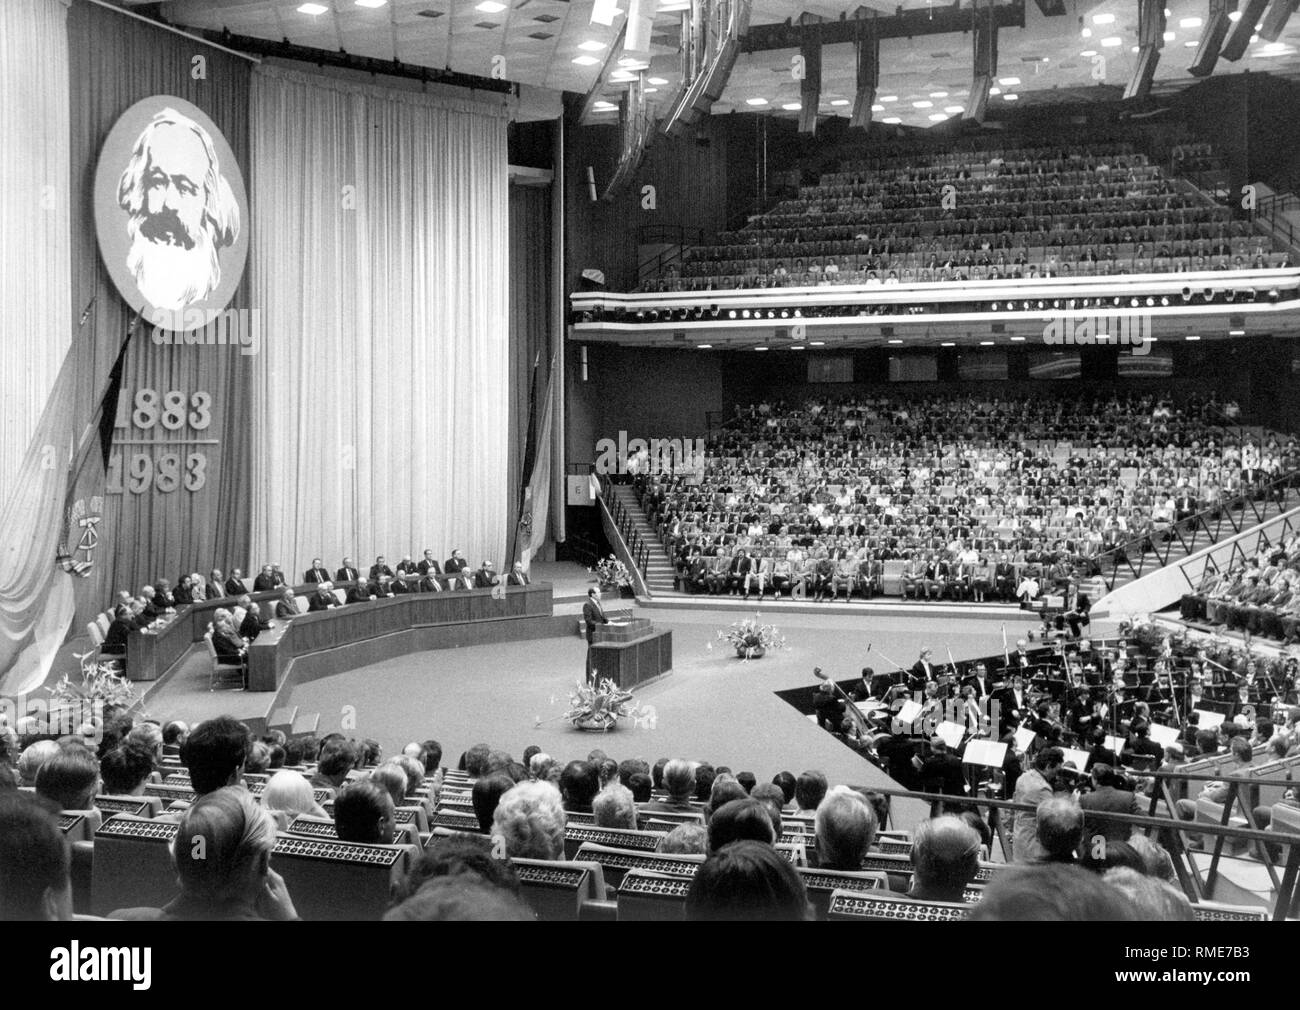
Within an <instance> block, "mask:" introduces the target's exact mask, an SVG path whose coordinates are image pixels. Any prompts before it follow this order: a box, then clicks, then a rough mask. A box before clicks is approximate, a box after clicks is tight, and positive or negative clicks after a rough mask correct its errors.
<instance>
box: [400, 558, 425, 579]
mask: <svg viewBox="0 0 1300 1010" xmlns="http://www.w3.org/2000/svg"><path fill="white" fill-rule="evenodd" d="M419 573H420V570H419V567H418V566H417V565H416V563H415V562H414V561H412V560H411V555H409V554H403V555H402V560H401V561H399V562H397V568H396V569H395V570H394V572H393V575H394V576H395V577H396V578H398V579H405V578H408V577H410V578H414V577H415V576H416V575H418V574H419Z"/></svg>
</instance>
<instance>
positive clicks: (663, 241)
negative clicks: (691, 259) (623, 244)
mask: <svg viewBox="0 0 1300 1010" xmlns="http://www.w3.org/2000/svg"><path fill="white" fill-rule="evenodd" d="M636 241H637V245H638V246H648V245H666V246H667V247H668V248H667V249H663V250H661V251H659V252H657V253H655V254H654V255H652V256H649V257H647V258H646V259H643V260H639V261H638V262H637V265H636V279H637V282H638V283H639V282H641V281H644V280H646V279H648V278H651V277H660V276H662V275H663V272H664V271H665V270H666V269H668V268H669V267H671V266H674V265H675V264H677V263H680V262H681V261H682V256H683V255H684V254H685V252H686V250H687V249H688V248H690V247H691V246H697V245H700V244H702V243H703V242H704V229H703V228H687V227H685V226H683V225H664V224H652V225H645V226H643V227H641V228H638V229H637V234H636Z"/></svg>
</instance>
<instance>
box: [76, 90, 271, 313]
mask: <svg viewBox="0 0 1300 1010" xmlns="http://www.w3.org/2000/svg"><path fill="white" fill-rule="evenodd" d="M247 221H248V196H247V194H246V193H245V191H244V179H243V176H242V175H240V172H239V165H238V164H237V163H236V162H235V155H234V152H233V151H231V150H230V145H229V144H227V143H226V138H225V137H223V136H222V135H221V131H220V130H218V129H217V128H216V126H215V125H214V124H213V122H212V120H210V119H209V118H208V117H207V116H206V115H205V114H204V113H203V111H202V110H200V109H199V108H197V107H196V106H194V105H191V104H190V103H189V102H187V101H185V100H184V99H183V98H176V97H174V96H172V95H155V96H153V97H152V98H146V99H144V100H143V101H140V102H136V103H135V105H133V106H131V107H130V108H129V109H127V110H126V112H124V113H122V116H121V118H119V119H118V121H117V122H116V123H114V124H113V128H112V129H111V130H110V131H109V133H108V138H107V139H106V140H105V141H104V146H103V148H102V150H101V151H100V152H99V164H98V165H97V166H96V168H95V232H96V234H97V236H98V239H99V254H100V256H102V257H103V259H104V264H105V266H107V267H108V272H109V275H110V276H111V277H112V278H113V283H114V285H115V286H116V287H117V290H118V291H119V292H120V293H121V295H122V297H123V298H124V299H125V300H126V302H127V303H128V304H129V305H130V306H131V307H132V308H133V309H135V310H136V311H137V312H140V313H142V314H143V315H144V317H145V319H146V321H147V322H149V323H150V324H151V325H154V326H158V327H160V328H162V329H167V330H189V329H193V328H195V327H197V326H201V325H204V324H206V323H207V321H208V320H209V319H211V318H212V317H213V316H214V315H215V314H216V313H218V312H220V311H221V310H222V309H224V308H225V307H226V305H228V304H229V302H230V299H231V297H232V296H233V295H234V293H235V288H237V287H238V286H239V281H240V278H241V277H242V276H243V273H244V262H245V260H246V259H247V257H248V230H247Z"/></svg>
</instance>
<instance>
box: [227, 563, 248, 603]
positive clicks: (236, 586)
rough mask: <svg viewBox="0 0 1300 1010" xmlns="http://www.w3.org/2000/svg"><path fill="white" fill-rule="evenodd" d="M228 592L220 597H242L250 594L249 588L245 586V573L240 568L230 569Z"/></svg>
mask: <svg viewBox="0 0 1300 1010" xmlns="http://www.w3.org/2000/svg"><path fill="white" fill-rule="evenodd" d="M225 589H226V591H225V592H224V593H222V594H220V595H222V596H234V597H240V596H243V595H244V594H245V593H246V592H248V587H247V586H245V585H244V573H243V572H242V571H240V570H239V569H238V568H232V569H230V578H228V579H226V586H225Z"/></svg>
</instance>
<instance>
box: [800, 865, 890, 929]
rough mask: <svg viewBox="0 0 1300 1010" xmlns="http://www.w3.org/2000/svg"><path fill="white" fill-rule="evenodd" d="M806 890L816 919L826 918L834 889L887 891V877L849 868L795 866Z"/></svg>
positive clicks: (882, 874)
mask: <svg viewBox="0 0 1300 1010" xmlns="http://www.w3.org/2000/svg"><path fill="white" fill-rule="evenodd" d="M795 872H796V873H798V874H799V877H800V879H801V880H802V881H803V886H804V889H805V890H806V891H807V892H808V901H809V903H810V904H811V905H812V907H813V910H814V911H815V912H816V913H817V918H818V919H825V918H826V910H827V909H828V908H829V907H830V903H831V895H832V894H834V893H835V892H836V891H887V890H889V878H888V877H887V876H886V875H885V874H884V873H869V872H866V871H851V870H821V869H811V868H809V867H806V866H799V867H795Z"/></svg>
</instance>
